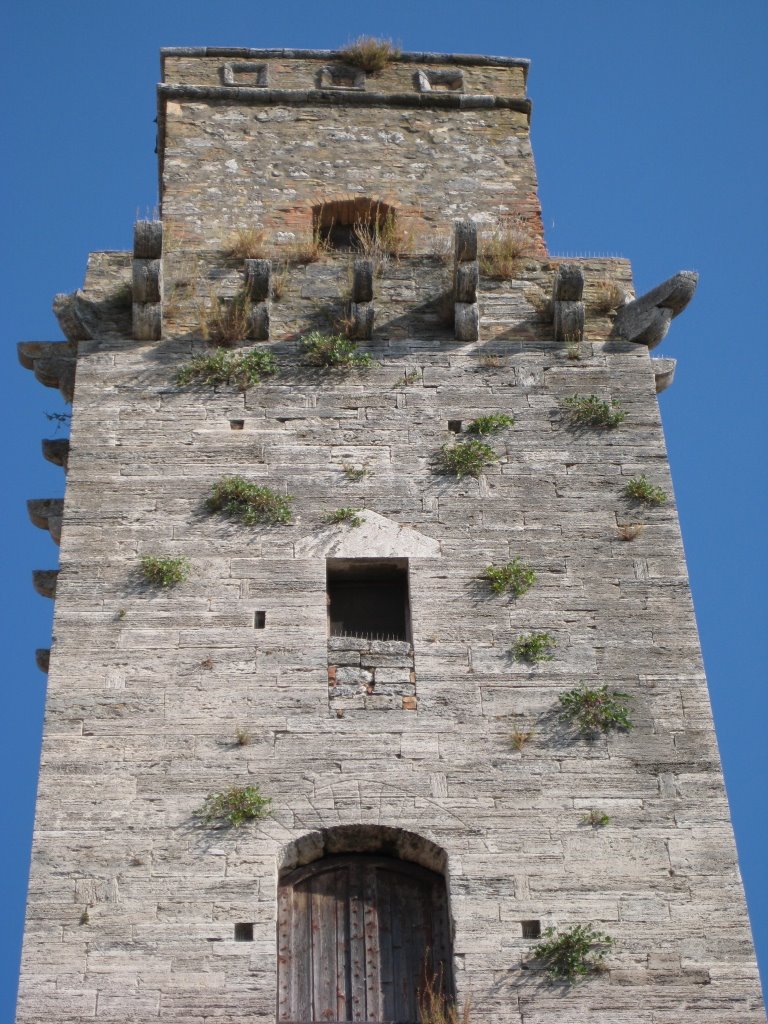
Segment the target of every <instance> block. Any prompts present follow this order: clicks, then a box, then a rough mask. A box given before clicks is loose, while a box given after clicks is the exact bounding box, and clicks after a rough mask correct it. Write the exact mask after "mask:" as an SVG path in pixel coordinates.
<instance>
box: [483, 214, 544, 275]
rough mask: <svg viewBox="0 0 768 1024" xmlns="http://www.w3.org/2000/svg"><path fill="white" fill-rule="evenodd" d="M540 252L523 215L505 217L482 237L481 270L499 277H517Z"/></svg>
mask: <svg viewBox="0 0 768 1024" xmlns="http://www.w3.org/2000/svg"><path fill="white" fill-rule="evenodd" d="M535 252H536V237H535V235H534V234H533V232H532V230H531V228H530V226H529V224H528V222H527V221H526V220H525V219H524V218H523V217H505V218H504V219H503V220H501V221H499V223H498V224H497V226H496V227H495V228H494V229H493V230H492V231H491V232H490V233H489V234H485V235H483V236H482V237H481V251H480V270H481V271H482V272H483V273H484V274H485V275H486V276H487V277H492V278H496V279H497V280H502V281H509V280H511V279H512V278H514V277H517V276H518V275H519V273H520V271H521V270H522V268H523V263H524V262H525V260H526V259H527V258H529V257H531V256H533V255H534V254H535Z"/></svg>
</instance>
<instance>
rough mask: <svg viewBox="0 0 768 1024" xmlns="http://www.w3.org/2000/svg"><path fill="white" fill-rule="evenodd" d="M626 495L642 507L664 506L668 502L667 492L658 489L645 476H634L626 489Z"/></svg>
mask: <svg viewBox="0 0 768 1024" xmlns="http://www.w3.org/2000/svg"><path fill="white" fill-rule="evenodd" d="M624 494H625V495H626V497H627V498H629V499H630V500H631V501H636V502H639V504H641V505H663V504H664V503H665V501H666V500H667V492H666V491H663V490H662V489H661V487H656V486H655V484H652V483H651V482H650V481H649V480H648V479H647V478H646V477H645V476H633V477H632V479H631V480H630V481H629V483H628V484H627V486H626V487H625V488H624Z"/></svg>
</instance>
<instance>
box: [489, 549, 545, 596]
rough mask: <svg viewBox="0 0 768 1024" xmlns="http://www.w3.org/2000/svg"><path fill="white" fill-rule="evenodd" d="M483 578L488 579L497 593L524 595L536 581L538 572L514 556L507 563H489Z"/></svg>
mask: <svg viewBox="0 0 768 1024" xmlns="http://www.w3.org/2000/svg"><path fill="white" fill-rule="evenodd" d="M482 578H483V579H484V580H487V581H488V583H489V584H490V586H491V590H492V591H493V592H494V593H495V594H512V596H513V597H522V595H523V594H525V593H526V592H527V591H529V590H530V589H531V587H532V586H533V585H534V583H535V582H536V573H535V572H534V571H533V569H532V568H531V567H530V565H526V563H525V562H523V561H521V560H520V559H519V558H513V559H512V561H511V562H507V563H506V565H487V566H486V567H485V569H484V570H483V575H482Z"/></svg>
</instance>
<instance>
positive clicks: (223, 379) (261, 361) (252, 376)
mask: <svg viewBox="0 0 768 1024" xmlns="http://www.w3.org/2000/svg"><path fill="white" fill-rule="evenodd" d="M275 373H277V363H276V361H275V357H274V355H273V354H272V353H271V352H270V351H269V349H263V348H254V349H251V350H250V352H227V351H226V350H225V349H221V348H219V349H216V351H215V352H210V353H209V354H207V355H201V356H196V357H195V358H194V359H193V360H192V362H191V363H187V365H186V366H182V368H181V369H180V370H179V372H178V373H177V374H176V383H177V384H181V385H185V384H207V385H209V386H210V387H216V386H217V385H220V384H235V385H236V386H237V387H238V388H240V390H241V391H247V390H248V388H249V387H253V386H254V385H255V384H260V383H261V380H262V378H263V377H271V376H273V375H274V374H275Z"/></svg>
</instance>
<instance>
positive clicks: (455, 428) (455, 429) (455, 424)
mask: <svg viewBox="0 0 768 1024" xmlns="http://www.w3.org/2000/svg"><path fill="white" fill-rule="evenodd" d="M448 429H449V430H450V432H451V433H452V434H460V433H461V420H448Z"/></svg>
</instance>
